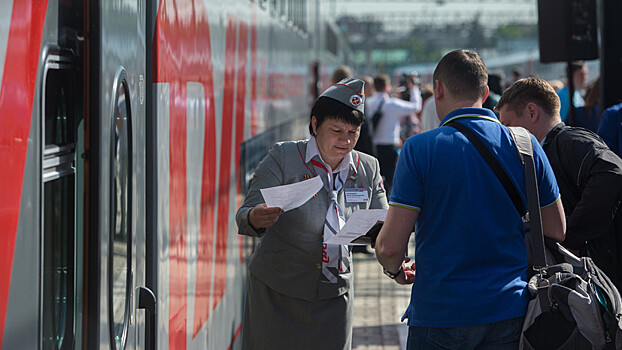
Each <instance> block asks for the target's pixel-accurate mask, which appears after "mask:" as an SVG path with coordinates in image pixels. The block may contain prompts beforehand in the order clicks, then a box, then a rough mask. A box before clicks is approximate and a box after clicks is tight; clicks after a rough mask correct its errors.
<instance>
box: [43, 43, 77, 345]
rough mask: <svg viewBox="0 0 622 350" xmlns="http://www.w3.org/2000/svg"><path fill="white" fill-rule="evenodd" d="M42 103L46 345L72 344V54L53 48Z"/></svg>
mask: <svg viewBox="0 0 622 350" xmlns="http://www.w3.org/2000/svg"><path fill="white" fill-rule="evenodd" d="M44 69H45V71H44V81H43V84H44V85H43V89H44V90H43V93H42V100H41V102H42V107H41V112H42V116H41V127H42V130H43V132H42V138H43V145H44V149H43V157H42V170H43V171H42V181H43V193H42V196H43V199H42V203H43V205H42V208H41V211H42V217H43V218H42V241H43V243H42V271H43V281H42V293H41V294H42V314H41V318H42V322H41V327H42V348H43V349H46V350H47V349H51V350H56V349H73V348H74V335H75V329H74V326H75V324H76V322H75V316H74V315H75V314H74V312H75V310H76V305H75V300H76V298H75V286H76V284H77V283H80V282H79V281H77V282H76V280H75V279H74V277H75V265H76V262H75V252H76V249H75V248H76V247H75V244H74V241H75V234H76V230H75V215H76V212H75V145H74V142H75V134H76V129H75V126H74V125H75V121H76V120H77V118H76V114H75V111H76V108H75V105H74V104H75V101H76V95H75V85H74V83H73V80H72V79H73V68H72V64H71V58H70V55H68V54H67V55H65V54H59V53H58V52H56V51H55V50H53V49H49V50H48V54H47V56H46V61H45V65H44Z"/></svg>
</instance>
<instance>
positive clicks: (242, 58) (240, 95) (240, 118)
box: [234, 21, 248, 264]
mask: <svg viewBox="0 0 622 350" xmlns="http://www.w3.org/2000/svg"><path fill="white" fill-rule="evenodd" d="M239 31H240V40H239V42H238V59H237V67H238V85H237V92H236V107H235V115H236V116H235V163H234V166H235V175H236V177H235V180H236V198H238V201H236V207H240V205H241V203H240V200H241V196H242V179H241V178H240V157H241V150H240V146H241V145H242V140H244V119H245V118H244V117H245V114H246V103H245V101H246V56H247V53H248V24H246V23H245V22H242V21H240V30H239ZM238 243H239V248H240V249H239V252H240V263H242V264H243V263H244V247H243V244H244V240H243V237H242V236H241V235H238Z"/></svg>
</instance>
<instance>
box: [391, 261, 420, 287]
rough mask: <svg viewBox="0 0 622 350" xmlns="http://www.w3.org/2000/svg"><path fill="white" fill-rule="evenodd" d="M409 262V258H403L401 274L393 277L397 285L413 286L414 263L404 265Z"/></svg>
mask: <svg viewBox="0 0 622 350" xmlns="http://www.w3.org/2000/svg"><path fill="white" fill-rule="evenodd" d="M408 262H410V258H409V257H406V258H404V262H403V263H402V266H403V267H402V271H403V272H402V273H400V274H399V275H397V277H395V282H397V283H398V284H413V282H415V263H412V264H410V265H406V264H407V263H408Z"/></svg>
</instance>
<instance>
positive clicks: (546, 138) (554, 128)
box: [540, 122, 566, 147]
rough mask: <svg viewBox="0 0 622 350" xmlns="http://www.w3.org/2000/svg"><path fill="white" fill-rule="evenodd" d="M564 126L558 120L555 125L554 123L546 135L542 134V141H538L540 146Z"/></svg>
mask: <svg viewBox="0 0 622 350" xmlns="http://www.w3.org/2000/svg"><path fill="white" fill-rule="evenodd" d="M564 126H566V124H564V122H559V123H558V124H557V125H555V126H554V127H553V128H552V129H551V130H549V132H548V133H547V134H546V136H544V138H543V139H542V142H540V146H542V147H544V146H545V144H547V143H548V141H549V140H550V139H553V137H554V136H555V135H557V134H558V133H559V131H560V130H561V129H563V128H564Z"/></svg>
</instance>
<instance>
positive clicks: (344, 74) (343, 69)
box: [330, 65, 352, 85]
mask: <svg viewBox="0 0 622 350" xmlns="http://www.w3.org/2000/svg"><path fill="white" fill-rule="evenodd" d="M346 78H352V70H351V69H350V67H348V66H345V65H343V66H339V67H337V68H335V70H334V71H333V75H332V76H331V78H330V80H331V82H332V85H335V84H337V83H338V82H340V81H342V80H343V79H346Z"/></svg>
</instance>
